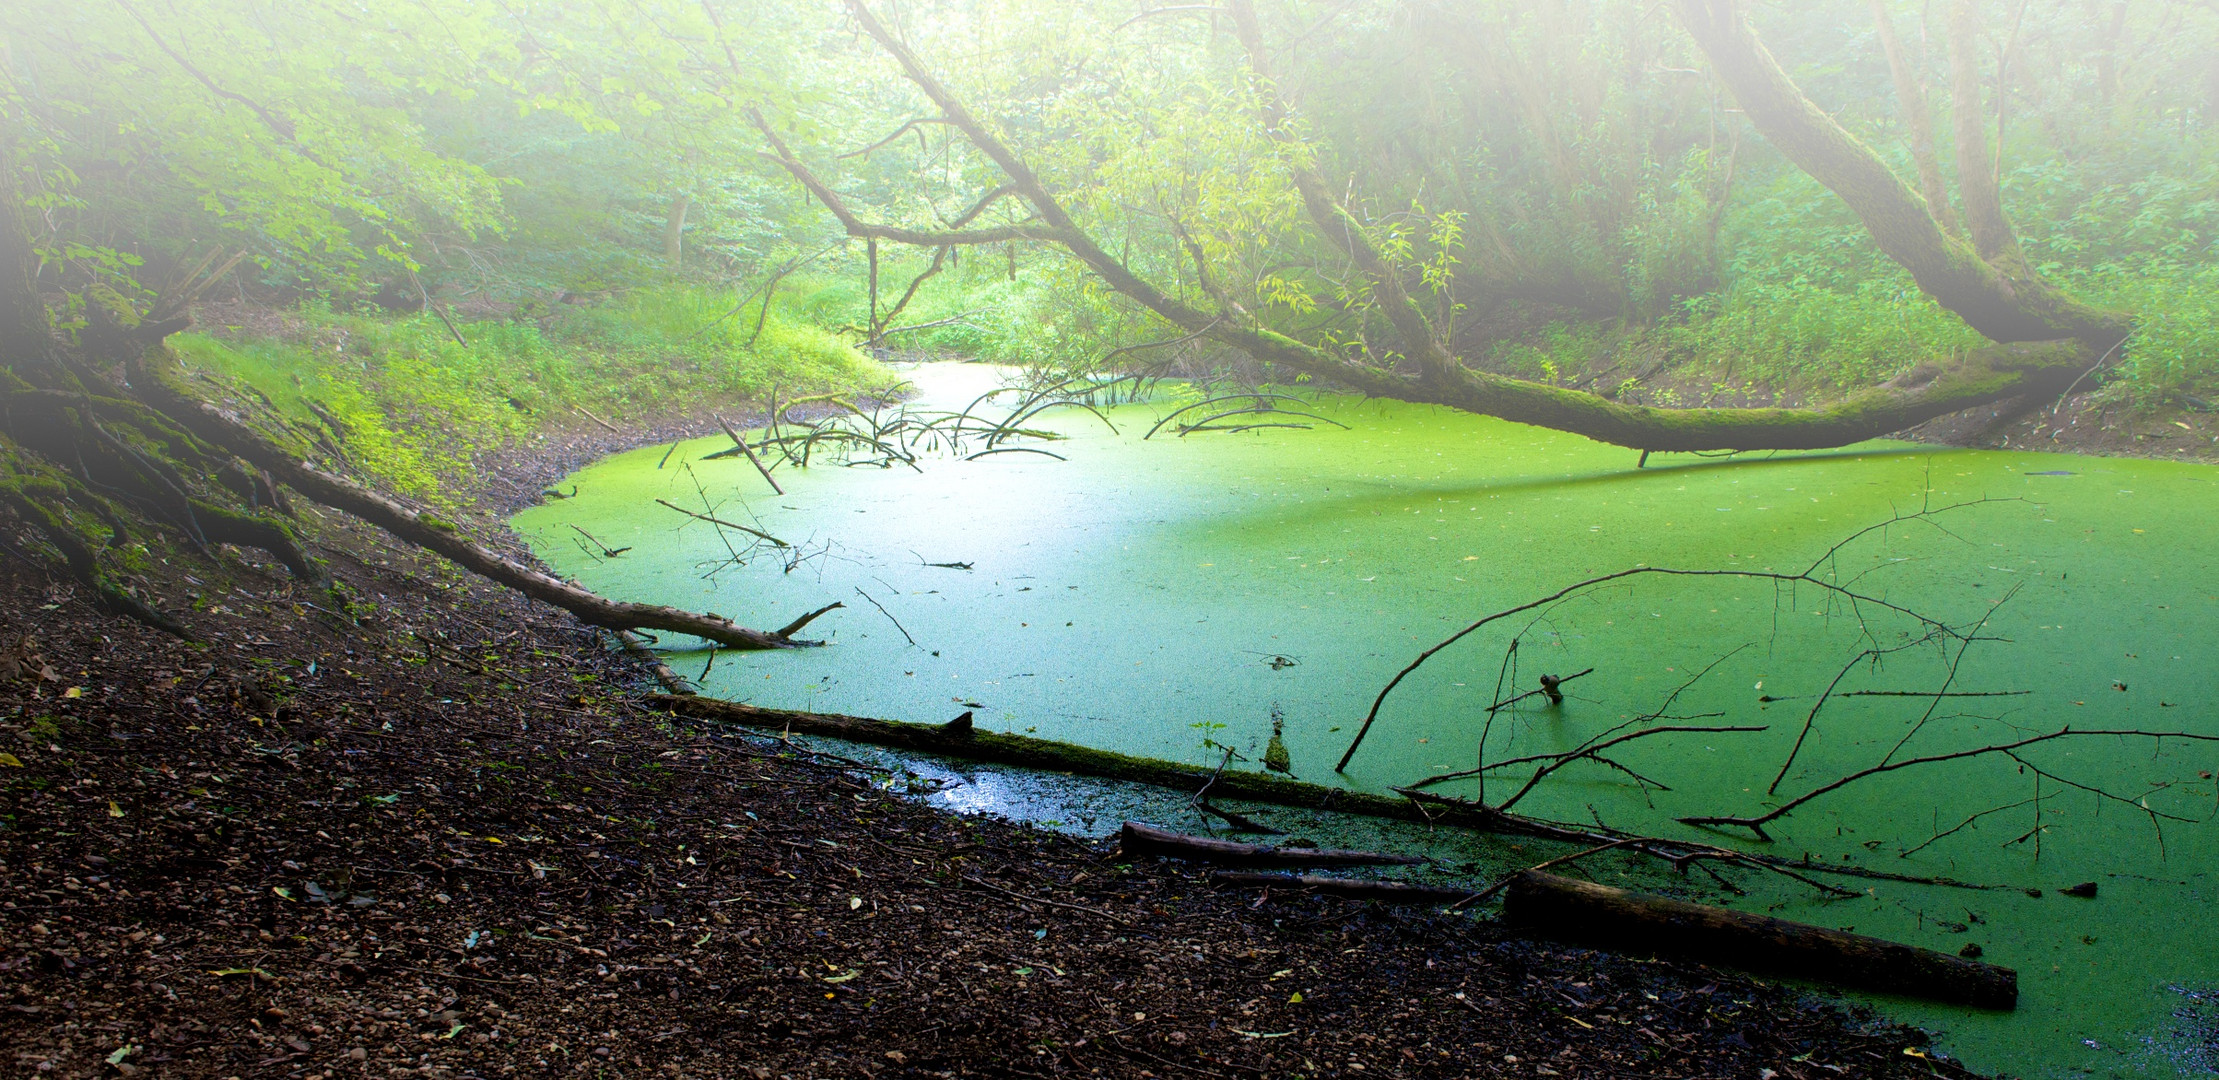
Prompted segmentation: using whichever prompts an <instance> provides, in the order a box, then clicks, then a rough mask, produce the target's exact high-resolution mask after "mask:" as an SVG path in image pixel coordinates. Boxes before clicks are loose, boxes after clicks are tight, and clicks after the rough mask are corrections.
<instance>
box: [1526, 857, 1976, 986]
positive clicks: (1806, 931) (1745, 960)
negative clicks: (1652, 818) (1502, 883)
mask: <svg viewBox="0 0 2219 1080" xmlns="http://www.w3.org/2000/svg"><path fill="white" fill-rule="evenodd" d="M1503 919H1504V921H1506V922H1508V923H1509V924H1510V925H1512V926H1515V927H1518V928H1519V929H1522V930H1526V931H1531V932H1534V933H1539V934H1544V935H1547V936H1550V937H1562V938H1568V939H1575V940H1579V941H1585V942H1592V943H1594V944H1598V945H1605V946H1610V947H1615V948H1620V949H1637V950H1648V951H1652V952H1661V953H1675V954H1678V955H1682V956H1687V957H1689V958H1692V959H1696V960H1702V961H1706V962H1717V963H1721V964H1726V965H1730V966H1733V967H1739V968H1746V969H1749V970H1751V971H1763V972H1768V973H1771V974H1774V975H1783V976H1787V977H1789V978H1797V979H1810V980H1812V981H1815V982H1826V983H1833V984H1836V985H1840V986H1846V987H1853V988H1856V989H1860V990H1874V991H1878V992H1880V993H1884V994H1899V995H1902V996H1904V997H1915V998H1924V999H1927V1000H1930V1001H1943V1002H1949V1003H1951V1004H1956V1005H1971V1006H1974V1007H1976V1008H1982V1009H2012V1008H2016V1007H2017V1006H2018V1002H2019V976H2018V973H2017V972H2016V971H2013V970H2011V969H2010V968H2005V967H1997V966H1995V965H1993V964H1983V963H1981V962H1979V961H1977V960H1966V959H1963V958H1960V957H1955V956H1951V955H1949V954H1948V953H1941V952H1935V951H1934V950H1932V949H1922V948H1919V947H1917V946H1915V945H1904V944H1901V943H1899V942H1893V941H1885V940H1882V939H1880V938H1876V937H1867V936H1866V935H1863V934H1852V933H1848V932H1847V931H1842V930H1829V929H1827V928H1825V927H1823V926H1811V925H1809V924H1807V923H1798V922H1789V921H1787V920H1785V919H1775V918H1772V917H1770V916H1766V915H1753V914H1750V913H1748V912H1743V911H1733V910H1730V909H1728V908H1720V907H1710V906H1708V905H1705V904H1691V903H1688V902H1687V901H1684V900H1672V899H1667V898H1665V897H1661V896H1650V895H1647V894H1643V893H1636V892H1628V891H1626V890H1624V889H1614V888H1611V887H1610V886H1608V885H1597V884H1594V883H1593V882H1587V881H1575V880H1573V879H1571V878H1563V877H1558V876H1556V875H1554V874H1544V873H1540V872H1538V871H1531V870H1529V871H1527V872H1525V873H1523V874H1520V875H1519V876H1518V877H1517V878H1516V879H1514V880H1513V881H1511V883H1510V892H1509V895H1508V897H1507V898H1506V899H1505V901H1504V903H1503Z"/></svg>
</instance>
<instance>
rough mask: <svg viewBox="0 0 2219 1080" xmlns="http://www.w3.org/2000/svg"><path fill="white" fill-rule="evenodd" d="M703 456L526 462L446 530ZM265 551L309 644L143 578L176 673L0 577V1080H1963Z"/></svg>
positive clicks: (597, 438)
mask: <svg viewBox="0 0 2219 1080" xmlns="http://www.w3.org/2000/svg"><path fill="white" fill-rule="evenodd" d="M702 426H704V425H694V424H689V423H687V422H685V421H684V420H682V419H679V420H672V421H670V422H669V423H668V424H667V425H666V426H664V427H662V428H659V429H655V430H645V431H643V430H639V429H634V430H633V431H630V432H628V433H626V434H623V435H611V434H609V433H606V432H600V431H598V430H592V429H587V430H579V431H574V432H570V433H567V434H563V433H555V434H553V435H551V436H550V437H548V438H545V439H543V440H542V441H539V442H537V443H535V444H533V445H532V446H531V447H529V448H526V449H522V450H519V451H518V452H516V453H514V454H511V455H509V457H508V461H507V465H506V467H505V468H504V469H502V470H499V471H497V473H496V474H494V475H491V476H489V477H487V478H486V487H485V490H484V491H483V492H482V493H481V494H482V496H483V498H482V500H481V505H482V506H483V508H484V512H483V514H482V515H481V516H480V520H479V521H478V522H477V523H476V524H477V525H479V526H485V527H491V528H497V524H496V523H497V521H498V519H499V518H500V517H501V516H502V515H503V514H505V513H506V512H508V511H510V510H512V509H514V508H515V506H517V505H519V504H520V502H521V501H525V500H528V499H530V498H532V497H534V496H535V495H536V493H537V492H538V491H539V490H540V488H541V486H542V485H544V484H545V483H548V482H550V481H552V480H553V479H555V478H557V477H559V476H561V475H563V474H564V473H565V472H566V471H568V470H569V469H571V468H573V467H575V466H576V465H578V464H580V463H581V462H583V461H585V460H588V459H590V458H591V457H593V456H597V455H598V454H601V453H604V452H607V451H610V450H614V449H618V448H621V447H624V446H631V445H639V444H641V443H643V442H651V441H654V440H656V439H658V438H667V437H669V436H670V435H672V434H673V433H676V432H680V431H690V432H693V433H699V431H700V428H701V427H702ZM301 513H302V515H303V517H304V519H305V521H304V526H305V527H306V529H307V531H308V533H309V534H310V535H311V537H312V538H313V545H312V549H313V550H314V551H315V552H316V553H317V554H318V555H319V556H320V557H321V558H323V559H325V560H326V561H327V563H328V565H329V567H330V569H331V570H332V572H333V574H334V575H335V577H336V578H338V579H339V580H340V581H342V582H344V586H345V591H346V595H347V596H348V597H349V601H348V602H344V603H342V602H339V601H335V600H334V599H333V597H332V596H331V595H330V594H327V593H325V592H323V591H321V590H317V589H312V588H310V587H308V586H304V585H301V584H298V583H295V582H293V581H291V580H289V579H287V578H286V577H285V576H284V575H283V571H282V570H281V569H280V568H278V567H277V566H275V565H274V564H271V563H268V562H266V561H263V560H261V559H259V558H258V557H256V556H255V555H252V554H246V553H240V552H236V551H229V550H225V551H220V552H218V553H216V554H215V555H214V556H212V557H204V556H199V555H194V554H191V553H189V552H185V551H181V550H173V551H167V552H162V553H159V555H158V557H157V559H156V560H155V563H154V565H150V566H148V567H146V568H145V572H144V573H143V574H141V575H140V576H139V581H140V584H141V585H142V587H143V588H145V589H147V590H148V591H149V592H150V593H152V594H153V597H154V598H155V599H157V601H158V604H159V606H162V607H164V608H165V609H167V610H171V611H175V612H179V613H186V619H187V622H188V623H189V625H191V626H192V627H193V628H194V630H195V631H196V632H197V633H198V634H199V636H201V637H202V638H203V639H204V640H203V641H202V642H201V643H198V644H194V643H187V642H183V641H179V640H175V639H171V638H168V637H165V636H162V635H160V634H157V633H154V632H152V631H149V630H147V629H145V628H144V627H141V626H139V625H137V624H135V623H131V622H127V621H123V620H119V619H114V618H110V617H107V616H104V615H100V614H98V613H96V612H95V611H94V610H93V609H92V608H91V607H90V606H89V605H88V604H87V603H86V602H85V601H84V600H83V599H81V598H79V597H77V596H74V595H72V593H71V590H70V588H69V587H68V586H66V585H64V584H59V583H57V582H56V581H55V580H51V579H49V578H48V577H46V576H45V574H44V573H43V572H42V571H40V570H38V569H37V568H36V565H35V564H34V563H33V562H32V561H31V560H29V559H27V558H23V557H20V556H21V553H20V552H19V551H12V550H11V551H10V552H5V553H0V750H4V751H5V753H4V754H0V1047H5V1050H4V1051H0V1054H4V1055H5V1060H6V1063H7V1065H8V1066H10V1067H11V1068H12V1069H13V1070H14V1072H13V1073H12V1074H13V1075H25V1076H45V1075H52V1076H73V1077H74V1076H86V1077H90V1076H103V1075H148V1076H179V1077H255V1076H280V1077H288V1078H309V1077H321V1078H336V1077H363V1076H371V1077H388V1076H407V1075H417V1076H427V1077H473V1076H476V1077H491V1076H501V1075H520V1076H546V1075H583V1076H612V1077H613V1076H634V1077H647V1076H670V1077H678V1076H700V1077H711V1076H730V1077H739V1078H746V1080H755V1078H765V1080H767V1078H772V1077H787V1078H795V1080H799V1078H816V1077H926V1076H933V1077H958V1076H980V1077H996V1076H1025V1077H1037V1076H1088V1077H1092V1076H1120V1077H1165V1078H1170V1077H1191V1076H1201V1077H1217V1078H1221V1080H1223V1078H1231V1077H1254V1076H1268V1077H1289V1076H1304V1077H1316V1076H1349V1077H1360V1076H1413V1077H1421V1076H1422V1077H1433V1076H1439V1077H1460V1076H1567V1077H1630V1076H1656V1077H1729V1076H1731V1077H1751V1078H1763V1080H1770V1078H1773V1077H1789V1078H1794V1080H1805V1078H1818V1077H1834V1076H1859V1077H1867V1076H1933V1075H1945V1076H1963V1075H1970V1074H1969V1073H1967V1072H1966V1071H1965V1070H1964V1069H1962V1068H1961V1067H1960V1066H1958V1065H1956V1064H1955V1063H1953V1062H1950V1061H1948V1060H1946V1059H1943V1058H1941V1057H1939V1056H1937V1055H1933V1054H1931V1053H1930V1052H1929V1051H1928V1050H1926V1049H1925V1047H1926V1046H1927V1043H1926V1039H1925V1037H1924V1036H1923V1035H1921V1034H1919V1033H1917V1032H1915V1031H1909V1030H1905V1029H1902V1028H1899V1027H1895V1026H1892V1025H1889V1024H1886V1023H1884V1022H1880V1021H1876V1020H1874V1019H1872V1018H1871V1017H1869V1016H1861V1015H1852V1014H1849V1013H1845V1012H1844V1011H1842V1010H1841V1009H1840V1008H1839V1007H1837V1006H1835V1005H1832V1004H1828V1003H1827V1002H1825V1001H1823V1000H1820V999H1817V998H1813V997H1811V996H1809V995H1808V994H1806V993H1804V992H1802V991H1799V990H1796V989H1794V988H1790V987H1783V986H1778V985H1771V984H1767V983H1762V982H1758V981H1754V980H1751V979H1749V978H1746V977H1743V976H1739V975H1735V974H1731V973H1726V972H1720V971H1713V970H1710V969H1707V968H1704V967H1701V966H1698V965H1693V964H1682V963H1676V962H1669V961H1654V960H1645V959H1635V958H1625V957H1618V956H1612V955H1607V954H1603V953H1598V952H1592V951H1588V950H1584V949H1578V948H1568V947H1564V946H1559V945H1555V944H1550V943H1544V942H1534V941H1527V940H1522V939H1519V938H1515V937H1511V936H1509V935H1507V934H1505V933H1503V932H1502V931H1500V930H1498V929H1497V928H1496V927H1495V926H1494V924H1492V923H1491V922H1488V921H1486V920H1475V919H1473V918H1470V917H1468V916H1455V915H1446V914H1427V913H1413V912H1403V911H1395V910H1391V909H1386V908H1382V907H1378V906H1375V905H1369V904H1366V903H1363V902H1356V901H1348V900H1341V899H1333V898H1324V897H1316V896H1303V895H1289V894H1283V893H1271V894H1260V893H1257V892H1255V891H1253V890H1249V891H1231V890H1220V889H1218V888H1215V887H1213V886H1211V885H1210V884H1208V883H1207V882H1206V880H1205V879H1204V877H1203V871H1202V870H1201V869H1200V868H1193V867H1184V866H1179V865H1176V864H1156V863H1141V864H1132V863H1128V862H1126V861H1124V860H1121V859H1120V858H1118V857H1117V854H1116V852H1115V850H1114V846H1113V842H1096V843H1090V842H1087V841H1085V840H1082V839H1075V838H1072V837H1069V836H1064V835H1058V834H1054V833H1048V832H1042V831H1037V830H1033V829H1029V828H1026V827H1024V826H1021V825H1016V824H1012V823H1008V822H1004V821H999V820H993V819H987V818H961V817H957V816H954V815H952V814H949V813H947V812H944V811H939V810H935V809H931V808H929V807H927V806H925V805H924V804H923V803H922V802H921V801H919V800H917V799H914V798H912V797H910V796H909V795H907V794H906V793H905V792H904V791H903V790H901V789H900V788H899V786H898V785H896V784H894V783H892V782H891V781H892V778H890V777H887V776H885V775H884V774H882V773H877V772H873V771H871V770H869V769H865V768H860V767H856V766H854V765H853V764H852V763H849V762H847V761H845V760H843V759H840V758H837V757H834V756H831V755H829V754H825V753H821V752H817V751H812V750H810V749H808V748H806V747H803V746H800V745H797V744H789V743H784V742H781V741H778V740H775V739H770V738H765V737H762V736H759V735H753V734H747V733H740V732H730V731H719V730H707V729H702V728H698V727H689V726H680V725H674V724H673V723H672V722H671V721H670V720H669V719H668V718H667V717H665V716H662V715H660V714H658V713H655V712H653V711H650V710H649V709H648V708H646V707H645V706H644V705H643V704H642V702H643V699H644V693H643V691H644V690H646V689H649V688H651V683H650V680H649V678H648V676H647V673H646V671H645V670H644V668H643V667H642V666H641V664H640V663H639V662H638V661H636V660H634V659H632V658H631V657H629V656H627V655H626V654H623V653H621V652H618V651H615V650H614V649H612V648H611V646H610V644H609V643H608V640H607V638H606V637H605V636H604V635H602V634H601V633H600V632H598V631H592V630H589V629H587V628H585V627H582V626H580V625H578V624H576V623H575V622H574V621H572V620H571V619H570V618H569V617H568V616H567V615H564V614H562V613H560V612H557V611H554V610H552V609H547V608H542V607H537V606H534V605H532V604H529V603H527V602H525V601H523V600H521V599H520V598H518V597H517V596H516V595H514V594H511V593H507V592H504V591H502V590H499V589H496V588H493V587H491V586H489V585H486V584H485V583H483V582H481V581H479V580H477V579H475V578H471V577H469V576H467V575H463V574H461V573H459V572H457V571H455V570H454V569H453V568H451V567H449V566H447V565H445V564H443V563H439V562H437V561H434V560H429V559H426V558H424V557H422V556H420V555H418V554H417V553H416V552H414V551H413V550H411V549H407V548H404V547H402V546H400V545H397V544H395V543H394V542H392V541H391V540H390V539H389V538H387V537H385V536H384V535H383V534H380V533H378V532H376V531H374V530H372V529H369V528H368V527H366V526H363V525H361V524H360V523H358V522H354V521H352V520H351V519H347V518H344V517H342V516H339V515H336V514H331V513H327V512H319V511H316V510H312V509H309V508H307V507H305V506H304V507H303V509H302V510H301ZM480 533H481V535H487V536H494V535H506V534H505V533H499V532H494V531H489V529H488V528H481V529H480ZM0 540H4V541H5V542H6V543H5V544H4V545H0V546H5V547H9V548H11V549H12V548H13V547H15V546H16V544H17V542H16V541H15V539H14V538H12V537H0ZM165 559H166V563H165V562H163V560H165ZM342 609H344V610H342Z"/></svg>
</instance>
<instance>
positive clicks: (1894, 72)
mask: <svg viewBox="0 0 2219 1080" xmlns="http://www.w3.org/2000/svg"><path fill="white" fill-rule="evenodd" d="M1872 21H1873V25H1874V28H1875V29H1876V30H1878V31H1879V35H1880V48H1881V50H1882V51H1884V52H1886V53H1887V56H1888V73H1889V75H1891V76H1893V78H1894V79H1895V102H1896V106H1897V108H1898V110H1899V111H1901V112H1902V114H1903V128H1904V131H1905V133H1906V134H1908V135H1909V136H1910V137H1911V161H1912V162H1913V163H1914V164H1915V165H1917V166H1918V173H1919V194H1921V195H1923V196H1925V197H1926V209H1927V211H1928V212H1929V213H1931V214H1933V215H1934V221H1935V222H1936V223H1937V224H1939V225H1941V227H1942V231H1943V232H1946V233H1948V234H1950V235H1951V236H1956V235H1958V234H1959V233H1960V232H1961V231H1962V230H1963V228H1964V226H1962V225H1960V224H1959V223H1958V221H1957V210H1956V208H1955V207H1953V206H1951V205H1950V202H1949V185H1948V184H1947V183H1945V182H1944V181H1943V180H1942V163H1941V159H1940V158H1939V157H1938V156H1937V155H1936V154H1935V151H1934V115H1933V103H1932V102H1930V101H1929V100H1927V93H1926V77H1925V75H1924V74H1923V73H1922V72H1919V71H1917V70H1915V69H1914V68H1912V66H1911V58H1910V57H1909V56H1907V55H1905V54H1904V51H1903V41H1902V39H1900V38H1898V37H1896V36H1895V20H1893V19H1891V18H1889V17H1888V0H1872Z"/></svg>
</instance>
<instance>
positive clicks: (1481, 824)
mask: <svg viewBox="0 0 2219 1080" xmlns="http://www.w3.org/2000/svg"><path fill="white" fill-rule="evenodd" d="M648 700H649V701H650V702H652V703H654V704H656V705H660V706H662V707H663V708H666V709H669V710H670V711H672V712H674V713H677V714H679V715H681V716H690V717H693V718H695V719H698V720H713V721H719V722H723V723H728V724H740V725H744V726H746V727H752V728H760V729H763V730H767V731H791V732H799V733H801V734H803V735H823V736H828V737H831V738H835V739H846V740H848V741H850V742H859V743H869V744H871V745H873V746H889V747H893V748H895V749H898V750H910V751H916V752H919V753H926V754H938V755H941V756H944V757H951V758H957V759H960V760H964V761H983V762H988V763H991V764H998V765H1017V766H1021V767H1024V768H1028V769H1047V770H1051V771H1054V772H1064V773H1071V774H1074V775H1077V776H1100V777H1107V778H1109V779H1113V780H1127V781H1131V782H1133V783H1136V784H1150V785H1154V786H1156V787H1164V788H1171V789H1173V790H1177V791H1186V792H1189V793H1192V792H1194V791H1196V790H1199V789H1200V788H1201V787H1202V786H1203V785H1204V784H1205V783H1207V784H1208V785H1209V794H1210V796H1211V797H1212V798H1219V797H1222V798H1228V799H1244V800H1247V801H1249V802H1259V803H1269V804H1272V805H1274V806H1293V807H1300V808H1303V809H1307V810H1331V811H1335V812H1337V813H1343V814H1361V815H1363V816H1365V817H1378V818H1390V819H1393V820H1396V821H1415V822H1420V823H1422V824H1425V825H1449V826H1454V827H1456V828H1462V829H1472V830H1475V831H1478V832H1486V833H1495V834H1498V835H1510V836H1532V837H1539V838H1541V839H1544V840H1556V841H1560V842H1563V843H1567V844H1577V845H1580V846H1582V847H1590V846H1593V845H1596V844H1613V845H1616V844H1617V843H1618V842H1620V841H1625V842H1627V843H1628V844H1629V845H1632V846H1639V847H1641V848H1643V849H1646V850H1650V851H1651V852H1652V853H1653V854H1660V855H1663V856H1665V857H1668V858H1670V857H1685V856H1686V855H1688V854H1689V853H1694V854H1698V855H1701V856H1702V857H1712V853H1723V852H1722V849H1717V848H1711V847H1709V846H1708V845H1691V844H1687V843H1685V842H1683V841H1673V840H1664V839H1658V838H1652V837H1640V836H1634V835H1632V834H1630V833H1625V832H1621V831H1618V830H1615V829H1610V828H1607V827H1603V826H1591V825H1571V824H1565V823H1562V822H1555V821H1548V820H1545V819H1542V818H1536V817H1528V816H1526V815H1524V814H1513V813H1509V812H1507V811H1503V810H1497V809H1495V808H1494V807H1492V806H1487V805H1485V804H1483V803H1478V802H1474V801H1471V800H1468V799H1452V798H1448V797H1446V796H1442V795H1434V794H1431V793H1428V792H1423V791H1415V790H1412V789H1409V788H1396V789H1395V795H1394V796H1386V795H1373V794H1370V793H1368V792H1362V791H1350V790H1348V789H1347V788H1334V787H1326V786H1324V785H1322V784H1306V783H1303V782H1302V781H1300V780H1295V779H1291V778H1288V777H1283V776H1275V775H1272V774H1270V773H1262V772H1232V771H1226V772H1221V773H1214V777H1215V778H1214V779H1213V772H1214V771H1213V770H1211V769H1209V768H1206V767H1204V766H1200V765H1186V764H1181V763H1179V762H1176V761H1165V760H1162V759H1161V758H1145V757H1135V756H1133V755H1131V754H1119V753H1114V752H1112V751H1108V750H1097V749H1095V748H1093V747H1091V746H1080V745H1078V744H1076V743H1067V742H1056V741H1054V740H1052V739H1035V738H1032V737H1030V736H1026V735H1004V734H999V733H996V732H992V731H983V730H980V729H978V728H977V727H975V726H973V724H972V721H971V718H970V715H969V714H968V713H966V714H965V715H964V716H962V717H959V718H958V719H957V720H955V721H951V722H949V723H946V724H905V723H902V722H900V721H895V720H874V719H871V718H868V717H861V716H842V715H840V714H838V713H816V712H796V711H793V710H788V709H765V708H759V707H757V706H754V705H742V704H740V703H738V702H734V701H719V700H717V699H715V698H708V697H681V696H678V695H675V694H656V695H652V696H650V697H649V699H648ZM1734 857H1735V858H1736V859H1737V860H1739V861H1741V862H1744V863H1747V864H1749V865H1755V866H1765V867H1778V868H1783V869H1789V870H1796V871H1808V872H1816V873H1822V874H1845V875H1849V876H1852V877H1862V878H1871V879H1876V880H1881V881H1904V882H1911V883H1915V884H1921V885H1944V886H1949V887H1951V888H1963V889H2000V888H2004V887H2005V886H2001V885H1981V884H1975V883H1972V882H1964V881H1955V880H1952V879H1949V878H1926V877H1913V876H1909V875H1904V874H1893V873H1888V872H1886V871H1881V870H1873V869H1871V868H1869V867H1860V866H1850V865H1847V864H1835V865H1821V864H1818V863H1814V862H1812V861H1810V860H1809V859H1808V858H1805V859H1801V860H1797V859H1783V858H1780V857H1778V856H1775V855H1764V854H1758V853H1747V852H1743V853H1737V854H1735V855H1734Z"/></svg>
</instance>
